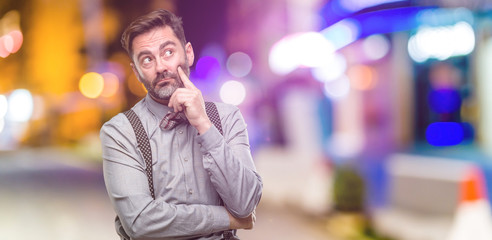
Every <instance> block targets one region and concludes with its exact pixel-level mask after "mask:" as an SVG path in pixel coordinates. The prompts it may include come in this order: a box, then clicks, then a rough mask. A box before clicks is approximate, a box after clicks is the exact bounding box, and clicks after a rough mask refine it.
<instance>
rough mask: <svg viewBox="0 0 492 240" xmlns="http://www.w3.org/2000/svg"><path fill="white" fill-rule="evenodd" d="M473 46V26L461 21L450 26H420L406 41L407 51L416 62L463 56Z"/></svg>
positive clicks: (470, 50)
mask: <svg viewBox="0 0 492 240" xmlns="http://www.w3.org/2000/svg"><path fill="white" fill-rule="evenodd" d="M474 48H475V33H474V31H473V28H472V26H471V25H470V24H469V23H467V22H463V21H462V22H458V23H456V24H455V25H452V26H441V27H422V28H420V29H419V30H418V31H417V33H416V34H415V35H414V36H412V37H411V38H410V40H409V42H408V53H409V55H410V57H411V58H412V59H413V60H414V61H416V62H424V61H426V60H427V59H430V58H435V59H439V60H445V59H448V58H450V57H454V56H463V55H467V54H470V53H471V52H472V51H473V49H474Z"/></svg>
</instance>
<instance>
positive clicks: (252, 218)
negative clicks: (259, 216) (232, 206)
mask: <svg viewBox="0 0 492 240" xmlns="http://www.w3.org/2000/svg"><path fill="white" fill-rule="evenodd" d="M227 213H228V214H229V222H230V225H229V228H230V229H247V230H250V229H253V227H254V225H255V222H256V210H255V211H253V212H252V213H251V214H250V215H249V216H247V217H245V218H236V217H234V216H232V215H231V214H230V213H229V212H227Z"/></svg>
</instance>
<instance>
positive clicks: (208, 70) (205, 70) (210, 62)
mask: <svg viewBox="0 0 492 240" xmlns="http://www.w3.org/2000/svg"><path fill="white" fill-rule="evenodd" d="M220 71H221V69H220V63H219V61H218V60H217V59H216V58H215V57H212V56H203V57H201V58H200V59H198V61H197V62H196V67H195V76H196V77H198V78H200V79H206V80H215V79H217V78H218V77H219V76H220Z"/></svg>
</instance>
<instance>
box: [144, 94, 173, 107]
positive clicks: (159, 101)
mask: <svg viewBox="0 0 492 240" xmlns="http://www.w3.org/2000/svg"><path fill="white" fill-rule="evenodd" d="M149 96H150V97H151V98H152V99H153V100H154V101H156V102H158V103H160V104H162V105H166V106H167V105H169V99H158V98H155V97H154V96H152V95H151V94H149Z"/></svg>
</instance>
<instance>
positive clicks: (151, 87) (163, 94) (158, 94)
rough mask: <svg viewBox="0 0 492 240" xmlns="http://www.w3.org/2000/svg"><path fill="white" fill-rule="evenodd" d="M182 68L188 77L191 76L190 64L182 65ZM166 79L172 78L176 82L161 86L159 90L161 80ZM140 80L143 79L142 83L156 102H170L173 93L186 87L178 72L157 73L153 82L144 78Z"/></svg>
mask: <svg viewBox="0 0 492 240" xmlns="http://www.w3.org/2000/svg"><path fill="white" fill-rule="evenodd" d="M181 68H182V69H183V71H184V72H185V73H186V75H188V76H189V75H190V66H189V65H188V63H185V64H184V65H181ZM164 78H172V79H174V81H172V82H169V83H166V84H165V85H163V86H161V87H160V88H159V89H157V84H158V83H159V81H160V80H161V79H164ZM140 79H142V80H143V81H142V83H143V85H144V87H145V89H147V92H148V93H149V94H150V96H152V97H153V98H154V99H156V100H164V101H168V100H169V99H170V98H171V96H172V95H173V93H174V92H175V91H176V89H178V88H182V87H184V84H183V81H181V78H180V77H179V75H178V73H177V72H174V73H173V72H168V71H165V72H160V73H157V76H156V77H155V78H154V80H153V81H147V79H145V78H143V76H140Z"/></svg>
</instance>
